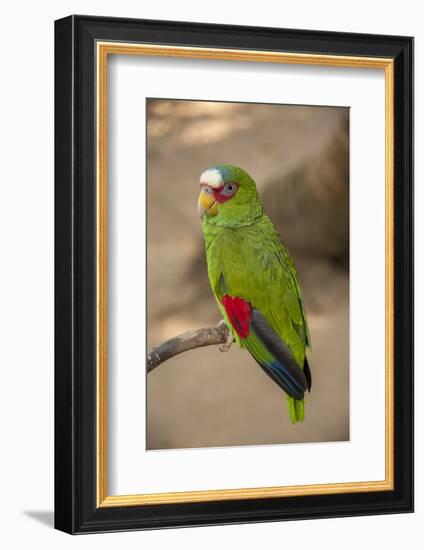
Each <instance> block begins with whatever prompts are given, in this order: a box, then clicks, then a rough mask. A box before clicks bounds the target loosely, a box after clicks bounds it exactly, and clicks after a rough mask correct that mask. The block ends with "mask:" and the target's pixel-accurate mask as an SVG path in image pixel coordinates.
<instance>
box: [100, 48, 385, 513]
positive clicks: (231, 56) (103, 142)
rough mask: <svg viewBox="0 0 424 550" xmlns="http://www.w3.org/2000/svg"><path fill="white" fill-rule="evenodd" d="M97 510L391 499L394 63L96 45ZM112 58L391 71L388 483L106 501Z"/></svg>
mask: <svg viewBox="0 0 424 550" xmlns="http://www.w3.org/2000/svg"><path fill="white" fill-rule="evenodd" d="M96 47H97V51H96V54H97V92H96V93H97V258H96V261H97V342H96V348H97V506H98V507H112V506H115V507H116V506H137V505H147V504H171V503H182V502H207V501H219V500H239V499H254V498H270V497H288V496H304V495H323V494H340V493H357V492H371V491H388V490H393V489H394V416H393V393H394V391H393V390H394V372H393V360H394V357H393V354H394V347H393V345H394V194H393V190H394V179H393V178H394V169H393V167H394V141H393V116H394V114H393V109H394V101H393V99H394V60H393V59H390V58H372V57H353V56H352V57H350V56H336V55H315V54H301V53H283V52H265V51H264V52H262V51H254V50H235V49H234V50H233V49H219V48H194V47H186V46H159V45H152V44H132V43H122V42H101V41H98V42H97V45H96ZM109 55H143V56H154V57H182V58H192V59H220V60H229V61H250V62H252V61H255V62H262V63H284V64H299V65H318V66H332V67H357V68H368V69H384V71H385V135H386V143H385V150H386V157H385V185H386V191H385V202H386V203H385V218H386V221H385V223H386V226H385V247H386V248H385V284H386V294H385V301H386V312H385V322H386V327H385V329H386V338H385V341H386V344H385V357H386V358H385V408H386V413H385V479H384V480H379V481H358V482H348V483H328V484H315V485H292V486H281V487H255V488H244V489H216V490H205V491H185V492H178V493H175V492H174V493H149V494H133V495H115V496H108V493H107V61H108V56H109Z"/></svg>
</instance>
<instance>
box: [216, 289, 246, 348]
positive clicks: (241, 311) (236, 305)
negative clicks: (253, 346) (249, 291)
mask: <svg viewBox="0 0 424 550" xmlns="http://www.w3.org/2000/svg"><path fill="white" fill-rule="evenodd" d="M221 303H222V305H223V306H224V308H225V311H226V313H227V315H228V319H229V320H230V323H231V324H232V325H233V327H234V330H235V331H236V332H237V334H238V335H239V336H240V338H247V337H248V336H249V330H250V319H251V314H252V307H251V305H250V304H249V302H246V300H243V299H242V298H234V297H233V296H230V295H228V294H225V296H223V297H222V298H221Z"/></svg>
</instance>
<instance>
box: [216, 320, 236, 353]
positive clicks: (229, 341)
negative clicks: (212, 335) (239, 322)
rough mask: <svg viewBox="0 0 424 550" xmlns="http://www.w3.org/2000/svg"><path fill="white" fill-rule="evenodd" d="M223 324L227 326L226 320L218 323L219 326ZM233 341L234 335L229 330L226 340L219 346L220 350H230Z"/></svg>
mask: <svg viewBox="0 0 424 550" xmlns="http://www.w3.org/2000/svg"><path fill="white" fill-rule="evenodd" d="M223 325H225V326H227V323H226V322H225V321H224V320H222V321H220V322H219V323H218V326H223ZM233 342H234V336H233V334H232V332H231V331H228V335H227V340H226V341H225V343H224V344H221V345H220V346H219V351H222V352H226V351H228V350H229V349H230V348H231V345H232V343H233Z"/></svg>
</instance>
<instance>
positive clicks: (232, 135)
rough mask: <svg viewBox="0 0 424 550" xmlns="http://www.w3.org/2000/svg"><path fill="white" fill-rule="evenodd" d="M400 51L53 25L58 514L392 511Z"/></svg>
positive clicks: (400, 215)
mask: <svg viewBox="0 0 424 550" xmlns="http://www.w3.org/2000/svg"><path fill="white" fill-rule="evenodd" d="M412 109H413V39H412V38H410V37H401V36H379V35H361V34H346V33H334V32H317V31H310V30H287V29H276V28H255V27H237V26H226V25H207V24H199V23H175V22H168V21H147V20H130V19H114V18H102V17H89V16H70V17H67V18H65V19H61V20H58V21H56V23H55V243H56V245H55V279H56V290H55V318H56V321H55V525H56V528H57V529H60V530H63V531H66V532H68V533H72V534H75V533H93V532H102V531H118V530H130V529H150V528H161V527H179V526H195V525H211V524H225V523H243V522H257V521H276V520H289V519H307V518H318V517H320V518H323V517H331V516H353V515H366V514H383V513H395V512H411V511H412V510H413V403H412V400H413V353H412V349H413V348H412V341H413V313H412V312H413V230H412V227H413V217H412V216H413V209H412V200H413V133H412V130H413V129H412V120H413V117H412Z"/></svg>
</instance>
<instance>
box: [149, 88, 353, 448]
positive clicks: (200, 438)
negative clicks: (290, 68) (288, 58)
mask: <svg viewBox="0 0 424 550" xmlns="http://www.w3.org/2000/svg"><path fill="white" fill-rule="evenodd" d="M146 121H147V151H146V158H147V349H148V350H150V355H149V360H152V361H153V364H151V365H148V370H149V372H148V374H147V396H146V402H147V442H146V447H147V449H148V450H155V449H178V448H203V447H222V446H242V445H269V444H274V445H275V444H288V443H312V442H325V441H347V440H349V108H348V107H327V106H326V107H322V106H304V105H279V104H260V103H236V102H218V101H192V100H175V99H159V98H148V99H147V100H146ZM181 335H182V336H181ZM210 344H212V345H210ZM184 350H186V351H184ZM158 351H159V352H160V353H159V355H161V354H162V355H161V359H160V361H159V362H160V364H157V363H154V359H155V357H154V356H155V354H156V355H157V352H158ZM181 351H183V352H182V353H181ZM157 359H158V357H157V356H156V360H157ZM162 360H163V362H162ZM149 367H150V368H149Z"/></svg>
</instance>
